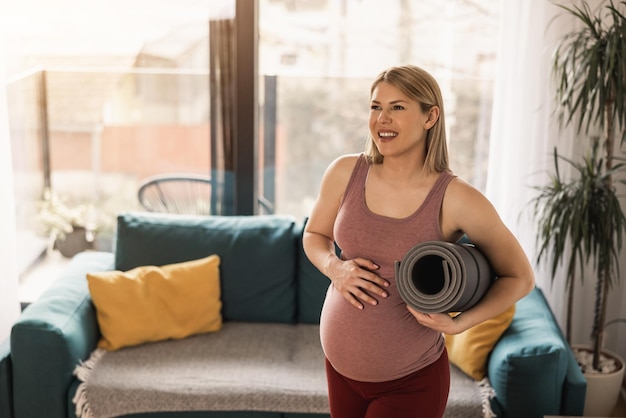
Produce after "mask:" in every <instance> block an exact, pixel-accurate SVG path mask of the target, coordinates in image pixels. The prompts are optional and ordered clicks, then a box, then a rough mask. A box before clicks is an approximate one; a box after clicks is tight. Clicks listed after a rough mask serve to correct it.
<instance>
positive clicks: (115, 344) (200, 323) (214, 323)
mask: <svg viewBox="0 0 626 418" xmlns="http://www.w3.org/2000/svg"><path fill="white" fill-rule="evenodd" d="M219 265H220V258H219V256H217V255H211V256H209V257H206V258H202V259H199V260H193V261H187V262H183V263H177V264H169V265H166V266H162V267H156V266H142V267H137V268H134V269H132V270H129V271H126V272H121V271H117V270H116V271H107V272H101V273H88V274H87V281H88V284H89V292H90V293H91V299H92V300H93V303H94V305H95V307H96V313H97V318H98V324H99V325H100V331H101V333H102V338H101V339H100V341H99V342H98V347H101V348H105V349H107V350H117V349H119V348H121V347H126V346H133V345H138V344H142V343H146V342H153V341H160V340H165V339H178V338H184V337H187V336H189V335H193V334H199V333H204V332H211V331H218V330H219V329H221V327H222V314H221V309H222V302H221V295H220V277H219Z"/></svg>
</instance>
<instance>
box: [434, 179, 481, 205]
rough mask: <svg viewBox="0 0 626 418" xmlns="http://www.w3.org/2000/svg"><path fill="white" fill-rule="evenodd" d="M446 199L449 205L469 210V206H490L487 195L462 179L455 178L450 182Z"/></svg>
mask: <svg viewBox="0 0 626 418" xmlns="http://www.w3.org/2000/svg"><path fill="white" fill-rule="evenodd" d="M445 199H446V200H447V203H448V204H451V205H453V206H456V205H461V206H465V207H466V208H467V205H468V204H470V205H474V204H487V205H490V203H489V201H488V200H487V198H486V197H485V195H483V194H482V192H480V190H478V189H477V188H475V187H474V186H472V185H471V184H469V183H468V182H466V181H465V180H463V179H461V178H460V177H455V178H453V179H452V180H451V181H450V184H449V185H448V188H447V189H446V195H445Z"/></svg>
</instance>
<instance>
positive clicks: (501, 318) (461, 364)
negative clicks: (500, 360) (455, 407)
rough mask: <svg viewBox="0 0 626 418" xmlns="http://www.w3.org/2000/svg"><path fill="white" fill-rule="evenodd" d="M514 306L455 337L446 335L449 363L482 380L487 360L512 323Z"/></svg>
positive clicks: (485, 371)
mask: <svg viewBox="0 0 626 418" xmlns="http://www.w3.org/2000/svg"><path fill="white" fill-rule="evenodd" d="M514 314H515V305H512V306H511V307H510V308H508V309H507V310H506V311H504V312H502V313H501V314H500V315H498V316H496V317H494V318H491V319H488V320H486V321H484V322H481V323H480V324H478V325H476V326H474V327H472V328H470V329H468V330H466V331H465V332H462V333H460V334H457V335H446V348H447V349H448V357H449V359H450V362H451V363H452V364H454V365H455V366H457V367H458V368H459V369H461V370H462V371H463V372H465V373H466V374H468V375H469V376H471V377H472V378H474V379H475V380H482V379H483V378H484V377H485V375H486V374H487V358H488V357H489V353H491V350H492V349H493V346H494V345H495V344H496V342H498V340H499V339H500V337H501V336H502V334H503V333H504V331H505V330H506V329H507V328H508V327H509V325H510V324H511V321H513V315H514Z"/></svg>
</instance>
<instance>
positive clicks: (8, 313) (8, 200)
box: [0, 41, 19, 342]
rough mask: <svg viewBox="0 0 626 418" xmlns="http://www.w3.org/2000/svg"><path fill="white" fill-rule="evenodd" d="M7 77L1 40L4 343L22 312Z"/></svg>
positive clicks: (0, 311) (0, 317)
mask: <svg viewBox="0 0 626 418" xmlns="http://www.w3.org/2000/svg"><path fill="white" fill-rule="evenodd" d="M4 80H5V77H4V63H3V54H2V42H1V41H0V196H1V197H0V342H2V341H4V339H5V338H7V337H8V336H9V334H10V331H11V325H12V324H13V323H14V322H15V320H16V319H17V317H18V315H19V301H18V296H17V288H18V275H17V263H16V257H17V255H16V250H15V245H16V230H15V205H14V202H13V196H14V194H13V174H12V168H11V145H10V142H9V125H8V123H9V121H8V115H7V100H6V88H5V83H4Z"/></svg>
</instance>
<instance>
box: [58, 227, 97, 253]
mask: <svg viewBox="0 0 626 418" xmlns="http://www.w3.org/2000/svg"><path fill="white" fill-rule="evenodd" d="M54 246H55V248H56V249H57V250H59V252H60V253H61V254H62V255H63V256H64V257H67V258H70V257H74V256H75V255H76V254H78V253H79V252H81V251H85V250H88V249H90V248H91V246H92V243H91V242H89V241H88V240H87V230H86V229H85V228H82V227H75V228H74V230H73V231H72V232H70V233H67V234H65V239H63V240H61V239H57V240H56V241H55V242H54Z"/></svg>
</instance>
